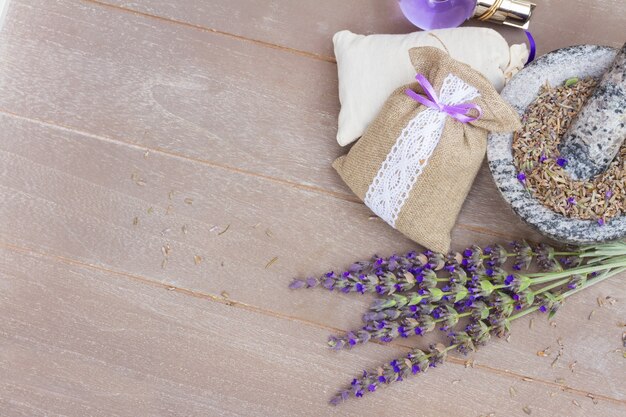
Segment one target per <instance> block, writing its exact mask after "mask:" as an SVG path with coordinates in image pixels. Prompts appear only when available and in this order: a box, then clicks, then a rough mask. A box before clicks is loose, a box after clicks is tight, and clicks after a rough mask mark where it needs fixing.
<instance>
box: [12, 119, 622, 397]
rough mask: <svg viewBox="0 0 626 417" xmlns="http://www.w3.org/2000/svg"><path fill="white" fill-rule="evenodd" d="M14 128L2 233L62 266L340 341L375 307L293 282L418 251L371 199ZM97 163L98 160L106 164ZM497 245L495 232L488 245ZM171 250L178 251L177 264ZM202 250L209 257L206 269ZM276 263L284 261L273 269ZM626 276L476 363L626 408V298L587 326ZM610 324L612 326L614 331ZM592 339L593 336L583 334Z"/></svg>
mask: <svg viewBox="0 0 626 417" xmlns="http://www.w3.org/2000/svg"><path fill="white" fill-rule="evenodd" d="M0 123H1V124H2V125H3V127H4V130H3V133H0V149H1V151H0V167H1V168H2V174H3V175H2V176H1V178H2V179H1V180H0V192H2V194H3V195H5V196H6V197H5V198H4V200H3V201H2V203H1V204H0V216H2V217H3V218H10V219H13V220H12V222H11V224H7V225H5V227H4V228H3V230H2V231H1V233H0V239H1V240H4V241H5V242H15V243H16V244H19V245H20V246H21V247H25V248H31V249H32V250H34V251H37V252H41V253H45V254H50V255H53V256H56V257H57V258H59V259H73V260H76V261H79V262H82V263H85V264H89V265H94V266H95V267H98V268H100V269H103V270H114V271H118V272H120V273H123V274H127V275H128V276H129V277H131V278H133V279H137V280H139V281H142V282H144V281H146V282H160V283H163V285H168V286H171V287H172V288H173V289H177V288H180V289H181V290H183V291H189V292H190V293H191V294H192V295H197V296H199V297H203V298H206V299H211V300H214V301H218V302H221V303H234V304H236V306H237V307H239V308H242V309H244V310H251V311H255V312H260V313H263V314H267V315H269V316H275V317H281V318H288V319H292V320H297V321H299V322H300V323H302V324H303V325H312V326H314V327H317V328H321V329H323V330H325V331H326V332H328V333H330V332H337V331H339V332H341V331H343V330H347V329H350V328H355V327H357V326H359V322H360V314H362V312H363V311H364V310H365V309H366V308H367V304H368V302H369V300H370V299H369V298H362V297H358V296H357V297H355V296H342V295H338V294H329V293H327V292H326V291H321V290H319V291H309V292H307V291H300V292H293V291H289V290H288V289H287V284H288V282H289V281H290V279H291V277H293V276H303V275H304V274H306V273H310V272H314V273H322V272H324V271H322V270H319V268H320V266H321V265H320V261H319V260H320V259H324V263H328V264H329V265H331V266H332V265H335V266H338V267H341V266H344V264H345V263H346V260H356V259H360V258H365V257H368V256H369V255H370V254H371V253H374V252H375V251H378V250H379V249H381V248H402V249H404V250H408V249H409V248H411V247H412V245H411V243H410V242H408V241H407V240H406V239H403V238H401V237H400V235H399V234H398V233H397V232H395V231H393V230H391V229H390V228H388V227H386V226H385V225H384V224H383V223H382V222H378V221H374V222H372V221H371V220H369V219H368V217H369V214H368V212H367V210H366V208H365V207H364V206H362V205H356V204H354V203H349V202H345V201H342V200H336V199H333V198H330V197H326V199H325V200H326V201H324V200H323V199H322V198H321V197H320V196H319V195H316V194H314V193H310V192H306V191H303V190H298V189H291V188H285V187H282V186H279V185H275V184H272V183H270V184H266V183H264V182H263V181H261V180H259V179H257V178H254V177H248V176H245V175H240V174H236V175H237V177H233V174H232V173H226V174H225V173H222V172H221V171H220V170H219V169H215V168H210V167H206V166H203V165H199V166H193V165H190V164H188V163H187V161H185V160H177V159H174V158H172V157H169V156H163V155H160V154H150V153H149V154H148V155H146V154H145V152H144V151H143V149H134V150H133V149H129V148H128V147H127V146H124V145H120V144H117V143H108V142H104V141H102V140H100V139H97V138H93V137H89V136H85V135H77V134H74V133H71V132H67V131H63V130H59V129H52V128H50V127H48V126H44V125H41V124H35V123H33V122H30V121H25V120H18V119H17V118H9V117H6V116H0ZM90 155H97V159H98V162H97V164H94V161H93V159H92V158H90V157H89V156H90ZM233 185H234V186H233ZM172 191H173V193H172V194H170V192H172ZM277 195H280V199H277V198H276V197H275V196H277ZM170 196H171V197H170ZM190 198H191V199H192V201H191V200H188V199H190ZM185 200H187V201H188V202H189V201H191V204H187V203H186V202H185ZM168 206H169V207H170V208H169V210H168ZM150 208H152V210H150ZM149 211H151V213H149ZM168 212H169V214H168ZM330 213H332V215H330ZM355 213H357V215H356V216H355ZM135 217H136V218H137V225H136V226H135V225H133V219H134V218H135ZM183 226H185V227H186V230H187V233H186V234H185V233H183V231H182V227H183ZM227 228H228V229H227ZM225 230H226V232H224V231H225ZM223 232H224V233H223ZM220 233H223V234H220ZM456 238H457V241H461V242H465V243H466V244H470V242H471V241H472V240H476V235H475V234H473V233H468V232H466V231H463V230H458V231H457V234H456ZM488 241H489V240H488V237H486V236H483V242H481V244H483V243H487V242H488ZM164 247H167V248H169V249H168V256H167V264H166V265H164V264H163V262H164V259H165V257H164V254H163V248H164ZM196 255H198V256H201V257H202V262H201V263H200V264H199V265H197V264H196V263H195V262H194V256H196ZM274 257H277V261H276V262H275V263H274V264H272V265H271V266H270V267H267V264H268V262H269V261H270V260H272V259H273V258H274ZM618 279H619V278H616V279H615V280H613V281H612V282H611V283H607V284H605V285H604V286H603V287H601V288H597V289H593V290H591V291H589V292H588V293H587V294H589V295H587V296H585V297H578V298H577V299H576V300H574V301H573V302H572V303H571V304H568V305H567V307H566V308H565V312H564V313H562V315H561V316H560V317H559V320H558V322H559V323H560V324H559V327H557V328H556V329H555V328H552V327H550V326H547V325H545V323H544V321H542V320H541V318H540V317H537V318H536V321H537V323H536V326H535V329H534V330H533V331H529V330H527V327H528V322H527V321H526V322H524V323H525V324H520V325H518V327H517V329H518V330H517V334H519V335H520V339H519V340H518V338H517V337H515V339H514V340H515V341H516V343H514V344H513V343H511V344H507V343H504V342H502V341H498V342H495V343H494V344H493V345H492V346H490V347H487V348H486V349H484V350H483V351H481V352H480V353H479V354H477V355H476V357H475V359H476V361H478V362H479V363H482V364H484V366H486V367H489V368H496V372H503V371H507V370H508V371H511V372H512V373H514V374H515V375H518V376H529V377H532V378H537V379H541V380H543V381H544V382H549V383H554V381H555V380H556V379H558V378H562V377H563V374H564V373H565V374H566V375H565V376H566V378H565V382H566V385H567V386H569V387H572V388H574V389H576V390H580V391H581V392H585V391H593V390H596V391H594V392H596V394H597V393H603V394H604V395H606V396H608V397H611V398H615V399H618V400H625V404H626V392H625V390H624V388H625V387H624V386H623V384H620V383H619V382H617V381H620V379H621V378H622V375H623V372H624V366H625V365H626V364H625V363H624V361H623V360H620V357H619V354H618V353H615V352H612V351H614V350H615V349H616V348H618V347H619V346H617V343H618V336H619V328H618V327H617V323H618V322H619V320H620V316H624V312H625V311H626V310H625V309H626V303H623V302H622V303H620V304H617V305H616V306H614V307H612V308H611V309H602V310H601V311H598V312H597V315H596V316H595V320H594V321H588V322H583V325H581V317H587V315H588V314H589V313H590V311H591V310H592V309H593V304H594V303H595V302H596V301H595V300H596V292H595V290H597V291H598V294H597V295H601V294H611V295H612V296H613V297H614V298H616V299H618V300H626V291H624V289H623V286H620V285H619V281H617V280H618ZM224 294H226V295H224ZM260 295H261V296H260ZM561 320H562V321H561ZM599 323H605V324H606V323H608V324H609V326H608V330H607V328H606V327H603V326H600V325H599ZM562 329H563V330H562ZM611 330H613V331H611ZM581 331H582V332H583V333H585V334H589V338H588V340H587V338H586V339H585V340H583V341H580V340H578V338H579V335H580V332H581ZM559 337H561V338H563V343H564V344H566V346H567V351H566V352H564V353H566V355H565V356H564V357H563V358H562V360H561V361H560V362H558V363H557V364H556V365H558V366H557V367H555V368H552V367H551V366H550V365H551V362H552V360H549V359H546V358H543V357H538V356H537V355H536V353H537V352H538V351H539V350H542V349H544V348H546V347H548V346H552V348H553V353H554V355H556V353H557V351H558V347H557V342H556V339H557V338H559ZM420 343H422V344H423V343H424V342H423V341H420ZM544 345H545V346H544ZM597 355H601V356H600V357H599V359H598V360H596V359H595V358H596V356H597ZM590 357H594V360H589V359H587V358H590ZM574 360H577V361H578V362H579V363H578V365H577V369H576V372H575V373H571V371H570V369H569V368H568V365H569V364H571V362H572V361H574Z"/></svg>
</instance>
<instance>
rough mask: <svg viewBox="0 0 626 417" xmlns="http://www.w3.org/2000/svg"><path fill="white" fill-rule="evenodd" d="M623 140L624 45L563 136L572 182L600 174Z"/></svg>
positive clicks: (625, 109) (625, 101)
mask: <svg viewBox="0 0 626 417" xmlns="http://www.w3.org/2000/svg"><path fill="white" fill-rule="evenodd" d="M624 139H626V44H624V46H623V47H622V48H621V49H620V50H619V51H618V53H617V57H616V58H615V61H614V62H613V64H612V65H611V67H610V68H609V70H608V71H607V72H606V73H605V74H604V76H603V77H602V79H601V80H600V82H599V84H598V86H597V87H596V89H595V91H594V92H593V94H592V95H591V97H589V99H588V100H587V102H586V103H585V104H584V106H583V108H582V110H581V111H580V113H579V114H578V116H577V117H576V119H575V120H574V121H573V122H572V124H571V126H570V128H569V129H568V131H567V132H566V133H565V135H564V136H563V140H562V144H561V149H560V150H561V158H564V159H566V160H567V161H568V163H567V166H566V168H565V169H566V170H567V172H568V173H569V175H570V176H571V177H572V178H573V179H576V180H584V179H588V178H591V177H594V176H596V175H598V174H601V173H602V172H604V171H605V170H606V169H607V168H608V166H609V165H610V164H611V162H612V161H613V159H615V156H616V155H617V153H618V151H619V149H620V147H621V146H622V143H623V142H624Z"/></svg>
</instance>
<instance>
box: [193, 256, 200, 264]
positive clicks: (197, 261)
mask: <svg viewBox="0 0 626 417" xmlns="http://www.w3.org/2000/svg"><path fill="white" fill-rule="evenodd" d="M193 262H194V263H195V264H196V265H200V263H201V262H202V256H200V255H194V257H193Z"/></svg>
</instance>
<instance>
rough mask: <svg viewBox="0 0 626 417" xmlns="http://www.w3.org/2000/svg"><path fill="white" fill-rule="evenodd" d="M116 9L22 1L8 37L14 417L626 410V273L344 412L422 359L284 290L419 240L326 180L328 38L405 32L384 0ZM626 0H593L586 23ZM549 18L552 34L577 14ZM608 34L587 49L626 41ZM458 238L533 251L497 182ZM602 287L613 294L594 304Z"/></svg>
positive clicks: (5, 271) (349, 314)
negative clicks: (340, 345)
mask: <svg viewBox="0 0 626 417" xmlns="http://www.w3.org/2000/svg"><path fill="white" fill-rule="evenodd" d="M106 1H108V2H109V3H111V4H113V6H110V5H104V4H102V2H95V1H91V0H89V1H80V2H75V1H69V0H58V1H55V2H49V1H43V0H11V1H10V8H9V12H8V14H7V20H6V24H5V25H4V27H2V28H1V30H0V126H1V127H2V128H1V129H0V197H2V198H1V199H0V219H1V220H0V247H1V248H2V249H1V250H0V288H1V289H2V291H1V292H0V313H1V314H2V315H3V321H2V323H1V324H0V338H2V343H0V352H2V354H1V355H0V415H2V416H4V415H8V416H19V415H25V416H33V415H35V416H37V415H70V416H74V415H76V416H84V415H96V416H97V415H103V416H104V415H107V416H108V415H133V416H137V415H151V416H153V415H159V416H160V415H172V416H179V415H180V416H182V415H220V416H221V415H224V416H240V415H245V416H256V415H258V416H270V415H271V416H298V415H302V416H305V415H306V416H308V415H364V416H366V415H387V414H394V415H408V414H412V415H413V414H415V415H418V416H419V415H424V416H431V415H450V416H456V415H464V416H465V415H469V416H471V415H480V414H483V415H488V414H489V413H491V412H496V415H512V416H514V415H525V414H524V412H523V411H522V408H523V407H525V406H530V408H531V409H532V415H540V416H541V415H545V416H553V415H568V416H570V415H571V416H596V415H597V416H609V417H611V416H619V415H623V414H624V412H626V411H625V410H626V383H625V381H624V377H623V375H624V373H625V372H624V370H625V367H626V363H625V360H624V359H623V358H622V357H621V354H620V353H618V352H616V349H617V348H619V344H620V342H621V341H620V337H621V332H622V329H620V328H619V327H618V323H620V322H623V321H624V320H625V319H626V310H625V309H626V292H625V289H624V285H623V279H624V277H616V278H614V279H613V280H611V281H610V282H607V283H605V284H603V285H602V286H599V287H597V288H594V289H592V290H591V291H589V292H586V293H584V294H582V295H580V296H578V297H576V298H575V299H573V300H572V301H571V302H570V303H568V304H567V305H566V306H565V307H564V309H563V310H562V312H561V314H560V315H559V316H558V318H557V320H556V323H557V325H556V327H553V326H550V325H548V324H547V323H546V322H545V321H544V320H541V317H540V316H538V317H536V319H535V324H534V327H533V329H532V330H530V329H528V327H529V321H528V320H526V321H521V322H519V323H517V324H516V325H515V328H514V334H513V339H512V342H511V343H506V342H505V341H495V342H494V343H492V344H491V345H490V346H488V347H486V348H485V349H483V350H481V351H480V352H478V353H477V354H476V355H474V356H473V359H474V360H475V367H474V369H471V368H470V369H465V368H464V366H463V362H464V360H465V358H462V359H454V358H453V359H452V360H451V361H452V363H450V364H448V365H446V366H445V367H444V368H442V369H440V370H437V376H434V375H431V376H430V377H429V378H428V379H422V380H420V379H416V380H415V381H413V382H408V383H406V384H399V385H398V386H397V387H394V388H390V389H388V390H385V392H384V393H378V395H375V396H371V398H368V399H365V400H364V401H360V402H357V401H354V402H351V403H349V404H347V405H346V406H345V407H341V408H338V409H332V408H328V407H327V406H326V405H325V402H326V401H327V399H328V397H329V396H330V395H331V394H332V392H334V390H335V389H336V388H337V387H338V386H339V385H341V384H342V383H343V382H345V380H349V379H350V378H351V377H352V376H353V375H354V374H355V372H356V371H357V370H359V369H362V368H363V367H369V366H374V365H377V364H378V363H379V362H380V361H381V360H385V359H389V358H392V357H393V356H395V355H397V354H398V353H401V352H403V351H404V350H405V349H406V346H403V344H399V343H397V344H392V345H389V346H380V345H375V344H372V345H369V346H366V347H363V348H362V349H358V350H354V351H352V352H342V353H340V354H335V353H333V352H329V351H328V350H327V349H326V348H325V346H324V341H325V339H326V336H327V335H328V333H331V332H335V331H342V330H345V329H348V328H352V327H355V326H358V325H359V322H360V317H359V316H360V314H361V311H363V309H364V308H365V307H366V305H367V303H368V299H367V298H361V297H349V296H345V295H338V294H328V293H326V292H324V291H311V292H305V291H302V292H291V291H288V290H287V288H286V285H287V284H288V282H289V281H290V279H291V278H292V277H293V276H302V275H304V274H309V273H314V274H315V273H321V272H324V270H321V269H320V268H323V267H325V266H328V267H329V268H341V267H343V266H345V265H346V264H347V263H349V262H350V261H352V260H355V259H359V258H366V257H369V256H370V255H371V254H373V253H375V252H378V253H380V254H383V255H388V254H389V253H390V252H392V251H398V252H399V251H404V250H408V249H409V248H412V247H413V245H412V244H411V243H410V242H409V241H408V240H406V239H404V238H403V237H402V236H401V235H399V234H398V233H397V232H394V231H393V230H391V229H390V228H388V227H387V226H385V225H384V224H383V223H381V222H380V221H376V220H374V221H373V220H369V216H370V213H369V211H368V210H367V209H366V207H364V206H363V205H362V204H360V203H358V202H356V201H355V199H354V197H352V196H351V194H350V193H349V191H348V189H347V188H346V187H345V186H344V185H342V184H341V183H340V181H339V180H338V177H337V176H336V174H335V173H334V172H333V171H332V170H331V169H330V167H329V164H330V162H331V161H332V160H333V159H334V158H335V157H336V156H338V155H339V154H340V153H342V152H343V150H341V149H339V147H338V146H337V145H336V144H335V141H334V133H335V132H334V130H335V128H336V116H337V110H338V106H337V96H336V70H335V66H334V64H332V62H328V61H330V59H327V58H328V56H327V55H328V54H329V51H330V49H329V44H330V43H329V36H330V34H332V33H333V32H334V31H335V30H336V28H343V27H346V25H348V26H349V27H350V28H353V29H354V30H355V31H361V32H367V31H372V32H381V31H385V32H390V31H404V28H406V23H404V26H402V25H401V24H398V25H395V24H396V23H398V22H399V20H398V19H399V17H398V15H397V13H396V15H394V16H391V17H389V18H388V17H386V15H384V14H382V13H381V14H378V12H377V13H372V10H375V11H376V10H378V11H380V10H381V8H382V7H386V6H389V4H388V3H389V1H387V0H386V2H385V1H381V2H374V1H370V0H366V1H363V2H357V1H356V0H349V1H345V2H340V3H341V4H338V3H336V2H329V1H328V0H320V1H319V2H300V3H294V2H287V1H259V2H251V1H247V2H246V1H243V0H233V1H231V2H225V1H221V0H219V1H217V0H216V1H214V2H211V4H212V6H213V7H212V8H209V7H208V6H203V5H202V3H201V2H192V1H187V0H185V1H179V2H176V4H175V7H174V6H172V5H171V4H168V3H166V2H162V1H159V0H155V1H150V2H146V1H135V2H132V3H131V2H116V0H106ZM575 2H576V4H577V5H579V4H580V0H576V1H575ZM331 3H332V4H331ZM617 3H618V2H617V1H615V0H602V1H600V0H598V1H596V2H589V3H588V7H589V10H591V11H590V12H589V13H588V16H590V17H591V20H590V21H591V22H597V21H598V16H599V13H600V10H601V9H600V8H601V7H602V6H603V5H604V6H606V5H613V6H614V7H615V9H616V10H619V8H620V7H624V6H623V4H622V3H620V4H617ZM568 4H570V3H568ZM542 7H546V8H548V7H549V8H550V9H549V10H551V11H550V12H549V13H550V14H551V15H552V16H553V17H554V18H555V19H556V20H555V21H558V19H561V18H562V17H561V15H558V14H557V13H556V10H561V9H565V7H564V6H563V1H559V2H557V1H551V2H548V1H546V2H544V4H543V6H542ZM133 10H136V11H137V12H135V11H133ZM328 10H333V13H329V12H328ZM546 10H548V9H546ZM563 13H565V16H566V17H567V16H569V17H567V18H568V19H570V20H569V21H579V22H580V21H582V17H583V16H584V15H583V14H582V12H581V9H580V8H578V9H574V8H572V9H571V10H569V9H568V10H565V11H563ZM568 13H569V14H568ZM151 15H153V16H151ZM290 16H291V17H290ZM538 16H539V15H538ZM620 16H621V17H620ZM623 16H624V14H623V13H622V14H621V15H620V14H619V13H617V14H611V15H609V16H607V17H606V19H607V22H609V23H610V22H618V23H620V22H621V23H622V25H621V26H617V27H618V28H619V27H622V28H623V27H624V25H623ZM620 19H622V20H620ZM536 24H537V20H536V21H535V25H536ZM377 25H380V26H377ZM385 27H386V28H388V29H385V30H383V29H382V28H385ZM581 27H584V26H581ZM595 27H596V26H592V27H590V29H589V30H591V32H589V31H587V32H585V31H586V30H587V29H585V31H583V34H584V35H585V36H586V37H587V39H600V38H601V39H602V40H603V41H602V42H600V41H598V42H599V43H615V42H617V39H618V38H620V37H623V36H622V35H620V33H619V30H615V31H610V33H609V32H608V31H607V32H606V33H602V32H600V31H597V30H596V29H595ZM557 31H560V32H558V33H560V35H559V37H554V38H550V40H549V42H553V43H559V46H561V45H562V44H565V42H568V41H570V40H572V39H576V36H578V35H577V34H575V33H574V32H573V30H572V29H571V28H569V27H552V26H546V27H544V28H541V34H542V36H541V37H540V39H541V38H547V37H549V36H552V34H555V33H557ZM518 35H519V33H516V34H515V35H514V36H518ZM507 36H509V35H507ZM581 36H582V35H581ZM509 39H512V38H509ZM545 45H546V44H544V46H543V47H544V48H545ZM290 48H291V49H290ZM325 48H326V49H325ZM292 49H293V50H292ZM135 219H136V220H135ZM183 228H184V229H185V231H186V232H185V231H183ZM454 233H455V234H454V239H455V247H457V248H461V247H463V246H465V245H467V244H469V243H472V242H477V243H479V244H485V243H488V242H491V241H493V240H494V239H496V240H502V239H504V238H505V237H508V236H516V237H522V236H526V237H530V238H536V237H537V235H536V234H534V233H533V232H532V231H530V230H529V229H528V228H527V227H526V226H524V225H523V224H522V223H521V222H520V221H519V220H518V219H517V218H516V217H515V216H513V215H512V214H511V212H510V211H509V209H508V208H507V207H506V206H505V205H504V203H503V202H502V201H501V199H500V197H499V195H498V194H497V193H496V192H495V188H494V186H493V184H492V180H491V177H490V175H489V173H488V172H487V171H486V170H485V169H483V171H482V172H481V174H480V176H479V178H478V180H477V182H476V184H475V186H474V188H473V190H472V193H471V196H470V198H469V199H468V201H467V203H466V205H465V207H464V209H463V213H462V215H461V218H460V224H459V227H457V228H456V229H455V232H454ZM165 255H167V256H165ZM197 256H199V257H200V258H196V259H194V257H197ZM165 258H167V262H165V263H164V259H165ZM275 258H276V261H274V262H272V260H273V259H275ZM607 295H610V296H611V297H613V298H614V299H616V300H617V302H616V303H615V304H614V305H606V306H605V307H602V308H599V307H597V305H594V303H596V297H606V296H607ZM592 310H595V313H594V314H593V315H592V318H591V320H589V319H588V317H589V314H590V313H591V311H592ZM559 338H560V339H561V340H562V343H563V346H564V347H563V356H562V357H561V358H560V359H559V361H558V362H556V363H555V366H554V367H552V366H551V363H552V360H553V359H554V356H555V354H556V352H557V351H558V342H557V339H559ZM411 342H412V341H411ZM417 342H418V343H420V344H423V343H425V342H426V341H424V340H419V341H417ZM548 346H551V347H552V349H553V350H552V352H553V353H552V355H551V357H548V358H544V357H540V356H537V354H536V353H537V352H538V351H539V350H543V349H545V348H546V347H548ZM573 361H577V365H576V367H575V371H574V372H572V371H571V370H570V369H569V365H570V364H571V363H573ZM510 386H514V387H515V389H516V390H517V393H518V394H517V395H516V396H515V397H514V398H510V394H509V387H510ZM555 393H556V395H554V394H555ZM588 393H591V394H592V395H593V396H595V397H596V398H597V399H598V404H594V403H593V402H592V400H591V399H590V398H586V395H587V394H588ZM576 404H578V405H576ZM416 410H417V411H416Z"/></svg>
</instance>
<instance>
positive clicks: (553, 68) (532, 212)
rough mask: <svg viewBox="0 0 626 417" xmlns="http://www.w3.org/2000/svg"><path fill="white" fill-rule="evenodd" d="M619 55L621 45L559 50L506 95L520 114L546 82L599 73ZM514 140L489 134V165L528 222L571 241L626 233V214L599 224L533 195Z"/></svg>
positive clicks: (605, 238) (528, 71)
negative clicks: (521, 174) (520, 171)
mask: <svg viewBox="0 0 626 417" xmlns="http://www.w3.org/2000/svg"><path fill="white" fill-rule="evenodd" d="M616 55H617V49H614V48H609V47H603V46H595V45H582V46H574V47H569V48H564V49H559V50H557V51H554V52H551V53H549V54H546V55H544V56H542V57H541V58H539V59H538V60H537V61H535V62H534V63H532V64H531V65H529V66H528V67H526V68H525V69H524V70H522V71H521V72H520V73H519V74H518V75H517V76H515V77H514V78H513V79H512V80H511V82H510V83H509V84H508V85H507V86H506V87H505V89H504V90H503V91H502V96H503V97H504V99H505V100H506V101H508V102H509V103H510V104H511V105H512V106H513V107H514V108H515V109H516V110H517V112H518V113H519V114H520V116H521V115H523V114H524V111H525V110H526V108H527V107H528V105H530V104H531V103H532V102H533V101H534V100H535V98H536V97H537V94H538V92H539V89H540V88H541V86H542V85H543V84H544V83H545V82H546V81H547V82H549V83H550V84H552V85H559V84H561V83H563V82H564V81H565V80H567V79H569V78H572V77H580V78H582V77H588V76H593V77H601V76H602V75H603V74H604V73H605V72H606V71H607V69H609V67H610V66H611V64H612V63H613V61H614V60H615V56H616ZM512 142H513V135H512V134H492V135H490V136H489V145H488V148H487V157H488V159H489V168H490V169H491V172H492V174H493V177H494V180H495V182H496V184H497V186H498V188H499V189H500V192H501V193H502V196H503V197H504V199H505V200H506V201H507V202H508V203H509V204H510V205H511V207H512V208H513V210H514V211H515V212H516V213H517V214H518V215H519V216H520V217H522V219H524V220H525V221H526V222H527V223H528V224H530V225H532V226H534V227H535V228H536V229H538V230H539V231H540V232H541V233H543V234H544V235H546V236H548V237H551V238H553V239H556V240H559V241H562V242H567V243H573V244H587V243H594V242H602V241H610V240H615V239H619V238H621V237H624V236H626V216H622V217H619V218H614V219H612V220H611V221H610V222H608V223H607V224H606V225H604V226H601V225H599V224H598V222H596V221H591V220H579V219H570V218H568V217H565V216H563V215H561V214H558V213H555V212H553V211H552V210H550V209H548V208H547V207H545V206H543V205H542V204H541V203H540V202H538V201H537V200H535V199H534V198H533V197H532V195H531V194H530V193H529V192H528V191H527V190H526V189H525V188H524V186H523V185H522V183H520V182H519V181H518V180H517V171H516V169H515V166H514V164H513V154H512V150H511V144H512Z"/></svg>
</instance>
